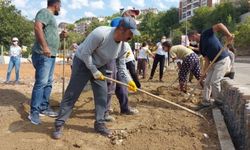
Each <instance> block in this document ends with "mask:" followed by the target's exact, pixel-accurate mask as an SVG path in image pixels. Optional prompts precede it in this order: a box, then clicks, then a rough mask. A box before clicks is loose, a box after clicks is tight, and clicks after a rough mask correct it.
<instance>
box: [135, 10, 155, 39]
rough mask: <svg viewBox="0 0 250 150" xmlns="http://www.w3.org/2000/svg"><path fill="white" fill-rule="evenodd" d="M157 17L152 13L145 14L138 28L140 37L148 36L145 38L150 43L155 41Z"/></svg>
mask: <svg viewBox="0 0 250 150" xmlns="http://www.w3.org/2000/svg"><path fill="white" fill-rule="evenodd" d="M158 19H159V18H157V15H156V14H154V13H151V12H150V13H147V14H146V15H145V16H144V17H143V19H142V21H141V23H140V26H139V30H140V31H141V34H142V35H150V36H147V37H148V39H147V40H150V41H153V40H155V39H156V32H157V23H158Z"/></svg>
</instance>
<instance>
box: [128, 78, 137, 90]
mask: <svg viewBox="0 0 250 150" xmlns="http://www.w3.org/2000/svg"><path fill="white" fill-rule="evenodd" d="M128 85H129V87H128V90H129V91H133V92H136V91H137V86H136V84H135V82H134V81H133V80H131V81H129V82H128Z"/></svg>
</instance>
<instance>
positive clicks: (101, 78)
mask: <svg viewBox="0 0 250 150" xmlns="http://www.w3.org/2000/svg"><path fill="white" fill-rule="evenodd" d="M93 76H94V78H95V79H96V80H105V78H104V75H103V74H102V73H101V72H100V71H96V72H95V73H94V74H93Z"/></svg>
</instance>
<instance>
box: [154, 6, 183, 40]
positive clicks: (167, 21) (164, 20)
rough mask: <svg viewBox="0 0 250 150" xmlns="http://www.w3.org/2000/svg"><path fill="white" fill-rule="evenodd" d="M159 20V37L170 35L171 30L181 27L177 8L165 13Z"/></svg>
mask: <svg viewBox="0 0 250 150" xmlns="http://www.w3.org/2000/svg"><path fill="white" fill-rule="evenodd" d="M158 20H159V25H158V26H159V27H158V28H159V32H160V33H158V35H159V36H162V35H169V33H170V30H171V29H174V28H176V27H177V26H178V25H179V11H178V9H177V8H170V9H169V10H168V11H166V12H164V13H163V14H162V16H161V17H160V18H159V19H158Z"/></svg>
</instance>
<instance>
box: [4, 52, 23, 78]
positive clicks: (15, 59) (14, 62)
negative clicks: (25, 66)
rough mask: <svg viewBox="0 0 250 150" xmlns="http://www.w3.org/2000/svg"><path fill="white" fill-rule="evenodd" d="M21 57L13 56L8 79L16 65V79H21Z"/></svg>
mask: <svg viewBox="0 0 250 150" xmlns="http://www.w3.org/2000/svg"><path fill="white" fill-rule="evenodd" d="M20 63H21V62H20V57H19V56H11V57H10V62H9V66H8V71H7V77H6V81H10V74H11V71H12V69H13V68H14V67H15V72H16V81H19V69H20Z"/></svg>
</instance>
